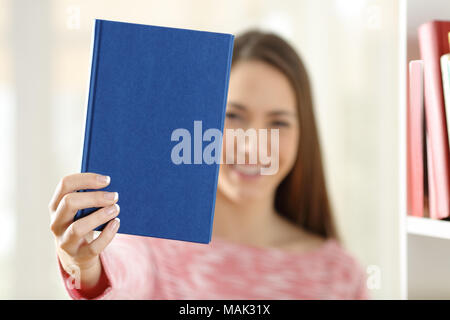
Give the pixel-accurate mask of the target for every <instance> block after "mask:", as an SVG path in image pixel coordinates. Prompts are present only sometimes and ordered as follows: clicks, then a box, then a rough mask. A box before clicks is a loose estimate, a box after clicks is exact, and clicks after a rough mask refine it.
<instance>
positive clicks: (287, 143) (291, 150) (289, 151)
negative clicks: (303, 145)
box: [279, 130, 299, 174]
mask: <svg viewBox="0 0 450 320" xmlns="http://www.w3.org/2000/svg"><path fill="white" fill-rule="evenodd" d="M298 140H299V133H298V130H289V131H285V132H280V142H279V159H280V173H283V174H284V173H286V172H287V171H290V169H291V168H292V166H293V165H294V162H295V160H296V158H297V152H298V142H299V141H298Z"/></svg>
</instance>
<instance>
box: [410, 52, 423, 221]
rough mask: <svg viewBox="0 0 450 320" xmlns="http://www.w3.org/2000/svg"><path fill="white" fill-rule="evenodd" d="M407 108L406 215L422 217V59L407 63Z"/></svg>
mask: <svg viewBox="0 0 450 320" xmlns="http://www.w3.org/2000/svg"><path fill="white" fill-rule="evenodd" d="M408 79H409V88H408V89H409V90H408V92H409V96H408V101H409V103H408V110H407V162H408V163H407V175H408V183H407V190H408V215H410V216H416V217H423V204H424V179H423V171H424V166H423V163H424V161H423V156H424V154H423V150H424V141H423V61H422V60H415V61H411V62H410V63H409V77H408Z"/></svg>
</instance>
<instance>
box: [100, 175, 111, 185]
mask: <svg viewBox="0 0 450 320" xmlns="http://www.w3.org/2000/svg"><path fill="white" fill-rule="evenodd" d="M97 181H98V182H100V183H101V184H109V182H110V181H111V178H110V177H109V176H97Z"/></svg>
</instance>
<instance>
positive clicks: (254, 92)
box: [228, 60, 296, 112]
mask: <svg viewBox="0 0 450 320" xmlns="http://www.w3.org/2000/svg"><path fill="white" fill-rule="evenodd" d="M228 101H229V102H237V103H240V104H242V105H244V106H245V107H246V108H248V109H250V111H261V112H264V111H274V110H281V111H289V112H295V111H296V98H295V92H294V90H293V88H292V86H291V84H290V82H289V80H288V78H287V77H286V76H285V75H284V74H283V73H282V72H281V71H279V70H278V69H277V68H275V67H273V66H271V65H270V64H268V63H265V62H262V61H256V60H250V61H239V62H237V63H236V64H235V65H233V68H232V69H231V72H230V83H229V90H228Z"/></svg>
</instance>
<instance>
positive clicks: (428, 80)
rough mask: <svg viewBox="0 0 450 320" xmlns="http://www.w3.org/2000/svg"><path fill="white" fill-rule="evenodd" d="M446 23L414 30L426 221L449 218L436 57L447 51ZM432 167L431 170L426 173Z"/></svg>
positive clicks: (449, 188)
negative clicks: (425, 157) (420, 79)
mask: <svg viewBox="0 0 450 320" xmlns="http://www.w3.org/2000/svg"><path fill="white" fill-rule="evenodd" d="M449 32H450V21H431V22H428V23H425V24H422V25H421V26H420V27H419V29H418V33H419V34H418V35H419V46H420V55H421V59H422V60H423V63H424V93H425V95H424V96H425V117H426V126H427V134H428V141H429V144H430V145H429V148H428V150H429V152H430V155H429V159H430V161H431V163H428V186H429V209H430V218H435V219H442V218H446V217H448V216H449V215H450V209H449V206H450V204H449V198H450V194H449V193H450V184H449V181H450V176H449V145H448V138H447V124H446V120H445V106H444V96H443V90H442V77H441V68H440V58H441V56H442V55H443V54H445V53H448V52H450V50H449V43H448V33H449ZM430 168H432V170H430Z"/></svg>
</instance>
